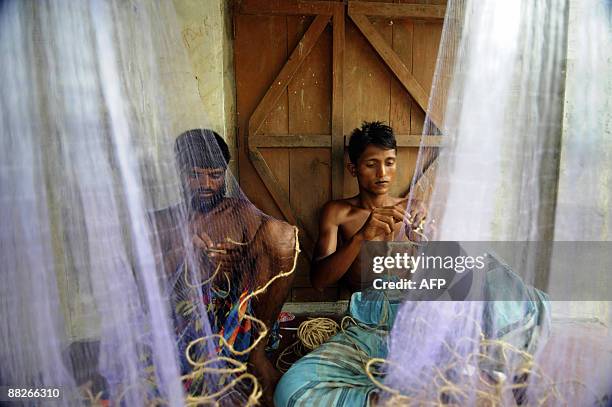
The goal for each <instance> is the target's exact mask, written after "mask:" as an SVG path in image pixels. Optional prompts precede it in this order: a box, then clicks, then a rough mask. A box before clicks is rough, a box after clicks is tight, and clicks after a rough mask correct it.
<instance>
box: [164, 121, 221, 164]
mask: <svg viewBox="0 0 612 407" xmlns="http://www.w3.org/2000/svg"><path fill="white" fill-rule="evenodd" d="M174 154H175V156H176V161H177V164H178V166H179V169H180V170H181V171H191V169H192V168H193V167H199V168H227V164H228V163H229V161H230V159H231V156H230V152H229V147H228V146H227V143H225V140H223V138H222V137H221V136H220V135H219V134H217V132H215V131H213V130H209V129H193V130H187V131H186V132H184V133H182V134H181V135H180V136H178V137H177V138H176V141H175V143H174Z"/></svg>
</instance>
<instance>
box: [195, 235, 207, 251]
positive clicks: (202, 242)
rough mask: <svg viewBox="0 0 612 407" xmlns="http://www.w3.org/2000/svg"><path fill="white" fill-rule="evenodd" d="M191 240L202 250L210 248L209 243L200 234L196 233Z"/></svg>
mask: <svg viewBox="0 0 612 407" xmlns="http://www.w3.org/2000/svg"><path fill="white" fill-rule="evenodd" d="M191 240H192V242H193V244H194V245H195V246H196V247H197V248H199V249H202V250H208V247H209V245H208V244H207V243H206V241H205V240H204V239H202V238H201V237H200V236H199V235H197V234H194V235H193V237H192V239H191Z"/></svg>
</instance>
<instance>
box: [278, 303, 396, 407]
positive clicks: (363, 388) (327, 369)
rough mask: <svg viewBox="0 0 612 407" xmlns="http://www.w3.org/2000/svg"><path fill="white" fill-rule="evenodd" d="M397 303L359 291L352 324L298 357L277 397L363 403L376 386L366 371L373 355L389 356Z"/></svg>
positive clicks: (303, 402) (292, 401)
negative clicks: (389, 339) (390, 333)
mask: <svg viewBox="0 0 612 407" xmlns="http://www.w3.org/2000/svg"><path fill="white" fill-rule="evenodd" d="M397 307H398V304H390V303H389V301H388V300H387V299H386V298H384V297H382V293H381V297H380V298H379V301H374V300H373V299H372V298H371V297H370V296H368V298H367V299H366V298H365V297H364V296H362V293H359V292H357V293H354V294H353V296H352V297H351V301H350V309H349V315H350V316H351V317H353V319H354V320H355V323H354V324H351V325H350V326H349V327H348V328H345V329H344V330H343V331H341V332H339V333H338V334H336V335H334V336H333V337H332V338H331V339H330V340H329V341H327V342H326V343H324V344H323V345H321V346H320V347H318V348H317V349H315V350H313V351H312V352H310V353H309V354H307V355H306V356H304V357H303V358H302V359H300V360H299V361H298V362H296V363H295V364H294V365H293V366H292V367H291V368H290V369H289V370H288V371H287V373H285V374H284V375H283V377H282V378H281V380H280V382H279V383H278V385H277V387H276V392H275V394H274V403H275V405H276V406H277V407H283V406H290V407H294V406H364V405H367V403H369V400H370V398H371V397H372V396H373V394H374V392H375V391H376V389H377V388H376V387H375V386H374V385H373V384H372V382H371V381H370V379H369V378H368V377H367V376H366V374H365V369H364V368H365V364H366V363H367V362H368V360H369V359H370V358H374V357H380V358H384V357H386V356H387V343H386V339H387V335H388V330H389V328H390V327H391V326H392V324H393V320H394V318H395V314H396V312H397Z"/></svg>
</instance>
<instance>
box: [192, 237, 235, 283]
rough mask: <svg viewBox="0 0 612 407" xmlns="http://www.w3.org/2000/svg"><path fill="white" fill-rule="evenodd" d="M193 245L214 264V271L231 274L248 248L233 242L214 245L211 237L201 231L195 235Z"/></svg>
mask: <svg viewBox="0 0 612 407" xmlns="http://www.w3.org/2000/svg"><path fill="white" fill-rule="evenodd" d="M192 241H193V245H194V247H195V248H196V249H197V250H201V254H202V255H204V256H205V257H206V258H207V259H208V261H209V262H210V263H211V264H212V266H213V270H217V268H218V267H219V272H221V273H231V272H232V269H233V268H234V267H235V265H236V264H238V263H239V262H240V261H241V259H242V258H243V257H244V256H245V252H246V246H245V245H242V244H236V243H232V242H221V243H214V242H213V241H212V239H211V238H210V236H208V235H207V234H206V233H205V232H203V231H200V232H197V233H194V234H193V238H192Z"/></svg>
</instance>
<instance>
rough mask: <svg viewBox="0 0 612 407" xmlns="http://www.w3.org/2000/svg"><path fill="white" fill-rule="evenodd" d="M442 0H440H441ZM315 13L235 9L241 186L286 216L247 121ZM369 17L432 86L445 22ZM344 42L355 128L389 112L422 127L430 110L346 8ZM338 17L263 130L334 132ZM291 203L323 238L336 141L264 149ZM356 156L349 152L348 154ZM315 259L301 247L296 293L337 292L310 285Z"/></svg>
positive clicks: (349, 124) (388, 118)
mask: <svg viewBox="0 0 612 407" xmlns="http://www.w3.org/2000/svg"><path fill="white" fill-rule="evenodd" d="M436 3H439V1H436ZM313 19H314V17H313V16H284V15H245V14H240V13H238V12H236V13H235V15H234V30H235V39H234V41H235V42H234V49H235V70H236V87H237V114H238V116H237V123H238V149H239V154H238V162H239V177H240V185H241V187H242V189H243V191H244V192H245V193H246V195H247V196H248V197H249V199H250V200H251V201H252V202H253V203H254V204H255V205H256V206H257V207H258V208H260V209H261V210H262V211H264V212H265V213H267V214H269V215H271V216H274V217H277V218H279V219H284V217H283V216H282V213H281V211H280V209H279V208H278V207H277V206H276V204H275V203H274V200H273V199H272V197H271V195H270V193H269V192H268V191H267V189H266V187H265V186H264V184H263V182H262V181H261V179H260V177H259V175H258V174H257V172H256V171H255V168H254V167H253V165H252V164H251V162H250V161H249V155H248V151H247V143H246V139H245V137H246V136H247V127H248V120H249V118H250V116H251V114H252V113H253V111H254V109H255V108H256V106H257V104H258V103H259V102H260V100H261V98H262V97H263V95H264V94H265V92H266V90H267V89H268V87H269V86H270V85H271V84H272V81H273V80H274V78H275V77H276V75H277V74H278V73H279V72H280V70H281V68H282V67H283V65H284V64H285V62H286V60H287V58H288V56H289V55H290V54H291V52H292V51H293V49H294V48H295V46H296V45H297V44H298V42H299V40H300V38H301V37H302V35H303V34H304V32H305V31H306V30H307V29H308V27H309V25H310V23H311V22H312V21H313ZM369 20H370V22H372V24H373V25H374V26H375V27H376V29H377V30H378V32H379V33H380V34H381V35H382V36H383V37H384V39H385V41H387V42H388V44H390V45H391V46H392V48H393V50H395V51H396V52H397V53H398V55H399V56H400V58H401V59H402V61H403V62H404V63H405V64H406V65H407V66H408V68H409V69H410V70H411V72H412V74H413V75H414V76H415V77H416V79H417V80H418V81H419V83H420V84H421V86H422V87H423V88H425V89H427V90H429V88H430V87H431V81H432V77H433V72H434V67H435V61H436V56H437V48H438V43H439V39H440V34H441V28H442V23H441V21H437V22H432V21H424V20H423V21H418V20H407V19H392V18H380V17H375V18H370V19H369ZM344 24H345V49H344V85H343V90H344V95H343V99H344V106H343V107H344V113H343V119H342V123H341V124H342V126H343V128H344V131H345V133H346V134H347V135H348V134H349V133H350V131H351V130H352V129H353V128H355V127H357V126H359V125H360V124H361V122H363V121H365V120H380V121H384V122H387V123H389V124H390V125H391V126H393V127H394V130H395V132H396V133H397V134H420V132H421V130H422V126H423V119H424V113H423V111H422V109H421V108H420V107H419V106H418V105H417V104H416V103H415V102H414V101H413V100H412V99H411V97H410V95H409V94H408V93H407V92H406V90H404V88H403V87H402V86H401V84H400V83H399V82H398V81H397V79H395V77H394V75H393V74H392V73H391V71H390V70H389V69H388V68H387V67H386V66H385V64H384V62H383V61H382V60H381V58H380V57H379V56H378V55H377V54H376V52H375V51H374V49H373V48H372V46H371V45H370V44H369V43H368V42H367V40H366V39H365V37H364V36H363V35H362V34H361V33H360V31H359V30H358V28H357V27H356V26H355V24H354V23H353V22H352V21H351V20H350V18H349V17H348V16H347V17H346V19H345V22H344ZM332 37H333V35H332V26H331V24H329V25H328V26H327V27H326V28H325V30H324V32H323V33H322V34H321V37H320V38H319V40H318V41H317V43H316V45H315V46H314V48H313V50H312V52H311V53H310V55H308V57H307V59H306V61H305V62H304V64H303V65H302V66H301V67H300V69H299V71H298V72H297V74H296V76H295V77H294V78H293V79H292V81H291V82H290V83H289V86H288V88H287V89H286V90H285V91H284V94H283V96H282V97H281V98H280V99H279V101H278V103H277V104H276V106H275V107H274V109H273V111H272V112H271V113H270V115H269V116H268V117H267V118H266V120H265V123H264V125H263V126H262V129H261V130H260V131H259V133H258V134H265V135H287V134H289V135H291V134H299V135H331V132H332V103H331V102H332V85H333V82H332V65H333V61H332V47H333V42H332V40H333V38H332ZM260 151H261V153H262V156H263V157H264V159H265V160H266V163H267V165H268V166H269V167H270V169H271V171H272V173H273V174H274V176H275V177H276V178H277V180H278V184H279V185H280V187H281V188H282V189H283V190H284V191H285V192H286V193H287V196H288V197H289V201H290V203H291V206H292V208H293V209H294V211H295V212H296V213H297V215H298V216H299V217H300V218H301V219H302V221H303V224H304V227H305V229H306V231H307V232H308V233H309V234H310V236H311V237H312V238H313V239H316V237H317V229H318V212H319V210H320V208H321V207H322V206H323V204H324V203H325V202H327V201H328V200H330V199H331V198H332V185H331V167H332V166H331V164H332V163H331V149H330V148H322V147H317V148H306V147H298V148H261V149H260ZM416 153H417V149H416V148H413V147H404V148H401V149H400V152H399V156H400V159H399V161H398V162H399V167H400V168H399V173H398V175H399V176H398V182H397V183H396V185H395V189H394V193H396V194H401V193H403V192H405V190H406V188H407V186H408V184H409V183H410V180H411V177H412V172H413V169H414V165H415V162H416ZM347 159H348V156H347V155H346V154H345V163H346V160H347ZM343 184H344V185H343V188H342V192H343V195H344V196H349V195H352V194H354V193H356V191H357V186H356V183H355V180H354V178H352V177H351V176H350V174H349V173H348V171H345V174H344V182H343ZM308 270H309V259H308V258H307V256H301V258H300V260H299V263H298V269H297V275H296V278H295V282H294V286H293V289H292V293H291V298H290V299H291V300H292V301H300V302H301V301H333V300H336V299H338V298H340V297H342V296H344V295H339V293H338V289H337V288H336V287H332V288H330V289H328V290H326V291H324V292H323V293H319V292H316V291H315V290H314V289H312V288H311V287H310V281H309V278H308Z"/></svg>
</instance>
